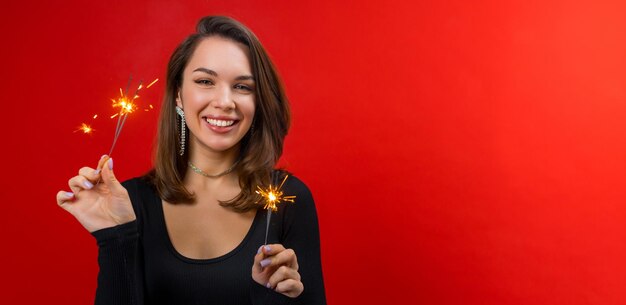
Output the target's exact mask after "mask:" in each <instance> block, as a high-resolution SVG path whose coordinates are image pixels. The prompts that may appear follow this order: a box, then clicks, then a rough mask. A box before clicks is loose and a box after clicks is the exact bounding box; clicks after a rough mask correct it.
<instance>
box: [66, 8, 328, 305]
mask: <svg viewBox="0 0 626 305" xmlns="http://www.w3.org/2000/svg"><path fill="white" fill-rule="evenodd" d="M288 127H289V109H288V105H287V100H286V98H285V95H284V90H283V88H282V85H281V83H280V80H279V77H278V74H277V72H276V70H275V68H274V66H273V65H272V63H271V61H270V59H269V57H268V55H267V54H266V52H265V50H264V48H263V46H262V45H261V44H260V42H259V41H258V39H257V38H256V37H255V35H254V34H253V33H252V32H251V31H250V30H249V29H247V28H246V27H245V26H243V25H242V24H240V23H239V22H237V21H235V20H233V19H230V18H227V17H205V18H203V19H201V20H200V22H199V23H198V26H197V33H194V34H192V35H190V36H189V37H188V38H187V39H186V40H185V41H183V42H182V43H181V44H180V45H179V46H178V48H177V49H176V51H175V52H174V54H173V55H172V57H171V58H170V62H169V65H168V71H167V84H166V91H165V98H164V102H163V105H162V111H161V118H160V123H159V131H158V141H157V149H156V158H155V164H154V169H153V170H152V171H151V172H150V173H148V174H147V175H145V176H143V177H140V178H135V179H131V180H129V181H126V182H124V183H122V184H120V183H119V182H118V181H117V179H116V178H115V174H114V172H113V160H112V159H109V158H108V157H107V156H103V158H101V160H100V162H99V164H98V166H97V167H96V169H93V168H89V167H83V168H81V169H80V171H79V174H78V176H75V177H73V178H71V179H70V180H69V187H70V189H71V192H65V191H61V192H59V193H58V194H57V202H58V204H59V205H60V206H61V207H63V208H64V209H65V210H67V211H68V212H69V213H71V214H72V215H73V216H75V217H76V219H77V220H78V221H79V222H80V223H81V224H82V225H83V226H84V227H85V228H86V229H87V230H88V231H89V232H91V233H92V234H93V236H95V238H96V240H97V242H98V246H99V253H98V263H99V266H100V272H99V274H98V289H97V292H96V304H280V303H295V304H325V303H326V300H325V293H324V284H323V278H322V271H321V263H320V250H319V232H318V224H317V216H316V212H315V206H314V203H313V199H312V197H311V194H310V192H309V190H308V189H307V187H306V186H305V185H304V184H303V183H302V182H301V181H299V180H298V179H297V178H294V177H293V176H288V177H287V180H286V181H285V184H284V186H283V191H284V194H285V195H292V196H296V202H295V203H294V204H291V203H290V204H284V205H282V206H281V207H280V209H279V210H278V212H276V213H273V215H272V218H271V222H270V224H269V231H268V232H269V236H268V237H267V238H268V241H267V245H264V244H265V238H266V237H265V235H266V213H267V211H266V210H263V209H259V205H258V204H257V202H259V200H260V198H259V195H258V194H256V193H255V190H256V188H257V186H262V187H267V186H268V185H270V184H276V183H280V182H282V180H283V179H284V177H285V176H286V173H284V172H282V171H276V170H273V167H274V165H275V164H276V162H277V160H278V158H279V157H280V155H281V153H282V147H283V140H284V137H285V135H286V134H287V130H288ZM99 181H102V182H100V183H99Z"/></svg>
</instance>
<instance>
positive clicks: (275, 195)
mask: <svg viewBox="0 0 626 305" xmlns="http://www.w3.org/2000/svg"><path fill="white" fill-rule="evenodd" d="M287 177H289V175H285V178H283V181H282V182H281V183H280V185H279V186H278V187H275V186H274V185H272V184H270V185H269V187H268V188H266V189H263V188H261V187H260V186H258V185H257V187H256V188H257V190H256V193H257V194H259V195H260V196H261V199H259V201H261V200H263V201H264V202H265V205H264V206H263V208H264V209H266V210H267V224H266V227H265V244H266V245H267V233H268V231H269V228H270V219H271V218H272V211H273V212H276V211H278V206H276V205H277V204H279V203H281V202H294V203H295V199H296V196H285V195H284V194H283V191H282V187H283V184H285V181H287ZM259 201H257V203H259Z"/></svg>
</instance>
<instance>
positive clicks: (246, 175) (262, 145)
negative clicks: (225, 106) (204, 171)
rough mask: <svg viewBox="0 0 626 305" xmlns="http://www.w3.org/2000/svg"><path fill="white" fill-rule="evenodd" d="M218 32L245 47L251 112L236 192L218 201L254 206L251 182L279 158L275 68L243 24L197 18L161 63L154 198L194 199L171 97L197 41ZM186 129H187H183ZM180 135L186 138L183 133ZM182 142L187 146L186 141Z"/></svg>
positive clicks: (281, 135)
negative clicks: (251, 90)
mask: <svg viewBox="0 0 626 305" xmlns="http://www.w3.org/2000/svg"><path fill="white" fill-rule="evenodd" d="M211 36H219V37H222V38H226V39H230V40H232V41H235V42H239V43H242V44H244V45H245V46H247V47H248V49H249V54H250V64H251V66H252V75H253V77H254V81H255V88H256V89H255V105H256V106H255V114H254V119H253V125H252V127H251V128H250V131H248V133H247V134H246V135H245V136H244V138H243V139H242V140H241V145H240V151H239V163H238V164H237V165H236V167H235V169H234V170H233V171H234V172H236V173H237V174H238V176H239V186H240V187H241V192H240V193H239V194H238V195H237V196H235V197H234V198H232V199H231V200H228V201H223V202H220V204H221V205H222V206H226V207H230V208H232V209H233V210H235V211H238V212H245V211H249V210H251V209H254V208H256V204H255V203H256V201H257V200H258V195H257V194H256V193H255V188H256V186H257V185H267V184H268V183H269V182H270V174H271V172H272V170H273V168H274V166H275V165H276V162H277V161H278V159H279V158H280V156H281V154H282V150H283V141H284V139H285V136H286V135H287V131H288V129H289V124H290V113H289V105H288V103H287V98H286V96H285V92H284V88H283V85H282V82H281V80H280V77H279V75H278V71H277V70H276V68H275V67H274V65H273V64H272V61H271V60H270V58H269V56H268V54H267V52H266V51H265V48H263V46H262V45H261V43H260V42H259V39H258V38H257V37H256V36H255V35H254V33H252V31H250V30H249V29H248V28H247V27H246V26H244V25H243V24H241V23H239V22H238V21H236V20H234V19H232V18H229V17H224V16H209V17H204V18H202V19H201V20H200V21H199V22H198V25H197V27H196V33H194V34H191V35H189V36H188V37H187V38H186V39H185V40H184V41H183V42H182V43H181V44H180V45H179V46H178V47H177V48H176V50H175V51H174V53H173V54H172V56H171V57H170V61H169V64H168V66H167V80H166V85H165V86H166V88H165V96H164V98H163V105H162V106H161V114H160V119H159V128H158V135H157V143H156V151H155V160H154V169H153V170H152V171H151V172H150V173H149V174H148V177H149V178H150V180H151V181H152V183H153V184H154V185H155V187H156V189H157V191H158V193H159V196H160V197H161V198H162V199H163V200H165V201H167V202H171V203H188V202H193V201H194V194H193V193H191V192H189V191H188V190H187V189H186V188H185V186H184V184H183V179H184V177H185V174H186V173H187V170H188V167H187V162H188V160H189V154H187V153H185V154H184V155H182V156H180V155H179V154H178V149H179V147H180V144H181V143H180V136H179V134H180V130H179V129H180V126H179V125H178V124H177V117H176V116H177V114H176V111H175V107H176V96H177V94H178V90H179V88H180V87H181V86H182V81H183V71H184V69H185V67H186V66H187V64H188V62H189V60H190V58H191V56H192V55H193V52H194V51H195V49H196V47H197V46H198V44H199V43H200V41H202V40H203V39H205V38H207V37H211ZM187 132H189V131H187ZM185 138H187V139H189V136H186V137H185ZM186 146H188V145H186Z"/></svg>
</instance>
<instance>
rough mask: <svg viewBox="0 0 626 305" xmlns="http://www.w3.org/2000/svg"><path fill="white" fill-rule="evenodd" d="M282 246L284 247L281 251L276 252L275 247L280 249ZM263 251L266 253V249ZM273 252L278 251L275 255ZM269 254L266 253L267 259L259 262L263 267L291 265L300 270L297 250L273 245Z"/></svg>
mask: <svg viewBox="0 0 626 305" xmlns="http://www.w3.org/2000/svg"><path fill="white" fill-rule="evenodd" d="M277 246H280V248H282V249H284V250H282V251H280V252H275V249H278V248H279V247H277ZM263 252H264V253H265V250H263ZM272 253H276V254H274V255H271V254H272ZM269 254H270V255H269V256H268V254H267V253H266V254H265V255H266V257H267V258H265V259H263V260H261V261H260V262H259V264H260V265H261V267H263V268H266V267H270V266H272V267H278V266H282V265H285V266H288V267H291V268H293V269H295V270H296V271H297V270H298V258H297V257H296V252H294V251H293V250H292V249H285V248H284V247H283V246H282V245H272V249H271V250H270V251H269Z"/></svg>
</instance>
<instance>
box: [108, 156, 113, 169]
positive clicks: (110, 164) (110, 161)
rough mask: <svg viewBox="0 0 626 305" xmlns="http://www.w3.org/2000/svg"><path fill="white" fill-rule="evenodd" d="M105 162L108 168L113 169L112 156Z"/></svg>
mask: <svg viewBox="0 0 626 305" xmlns="http://www.w3.org/2000/svg"><path fill="white" fill-rule="evenodd" d="M107 164H108V165H109V169H113V158H111V159H109V161H107Z"/></svg>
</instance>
